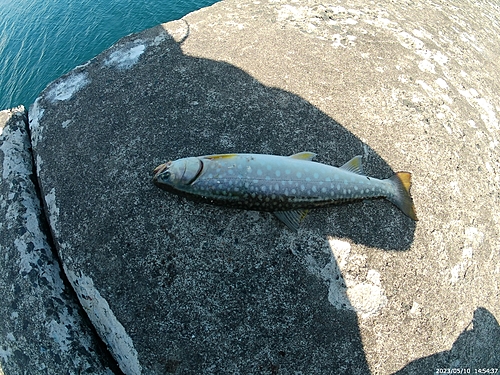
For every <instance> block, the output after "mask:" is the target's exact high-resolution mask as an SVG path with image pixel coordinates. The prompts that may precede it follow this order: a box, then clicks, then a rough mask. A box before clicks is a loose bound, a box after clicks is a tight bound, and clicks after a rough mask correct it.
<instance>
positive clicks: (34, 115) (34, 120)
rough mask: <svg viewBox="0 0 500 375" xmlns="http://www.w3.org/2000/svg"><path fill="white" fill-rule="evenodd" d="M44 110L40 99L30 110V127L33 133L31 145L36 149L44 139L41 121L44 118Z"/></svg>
mask: <svg viewBox="0 0 500 375" xmlns="http://www.w3.org/2000/svg"><path fill="white" fill-rule="evenodd" d="M43 112H44V109H43V108H42V106H41V105H40V98H37V99H36V100H35V102H34V103H33V105H32V106H31V108H30V110H29V117H30V121H29V127H30V131H31V143H33V147H36V146H37V144H38V142H40V141H41V140H42V139H43V126H42V125H41V124H40V120H41V119H42V117H43Z"/></svg>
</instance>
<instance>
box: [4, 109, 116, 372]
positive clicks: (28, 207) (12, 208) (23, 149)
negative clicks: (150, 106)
mask: <svg viewBox="0 0 500 375" xmlns="http://www.w3.org/2000/svg"><path fill="white" fill-rule="evenodd" d="M26 123H27V118H26V111H25V110H24V108H23V107H19V108H15V109H12V110H5V111H1V112H0V173H1V180H0V254H1V256H0V295H1V296H2V298H1V303H0V321H1V324H0V374H5V375H10V374H75V375H76V374H112V372H111V370H110V369H109V368H108V366H106V364H105V363H106V361H107V360H108V359H109V358H107V357H105V356H103V355H102V353H101V352H100V351H99V350H98V347H99V345H98V342H97V340H96V337H95V334H94V333H93V331H92V330H91V329H90V326H89V324H88V321H87V320H84V319H83V318H82V316H85V314H84V313H83V311H82V309H81V307H80V306H79V305H78V303H77V301H76V298H75V296H74V294H72V293H68V288H67V287H66V286H65V285H64V283H63V280H62V278H61V269H60V267H59V264H58V262H57V258H56V257H55V256H54V254H53V252H52V249H51V247H50V245H49V243H48V241H47V237H46V234H45V230H47V229H48V228H47V226H46V225H45V226H44V221H43V220H41V218H43V216H42V212H41V208H40V200H39V197H38V196H37V192H36V188H35V185H34V184H33V181H32V178H33V163H32V157H31V153H30V142H29V135H28V132H27V124H26ZM115 367H116V364H115Z"/></svg>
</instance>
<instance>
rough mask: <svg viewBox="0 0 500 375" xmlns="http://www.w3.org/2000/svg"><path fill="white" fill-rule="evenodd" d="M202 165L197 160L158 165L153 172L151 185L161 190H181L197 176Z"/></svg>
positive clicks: (193, 158) (183, 160)
mask: <svg viewBox="0 0 500 375" xmlns="http://www.w3.org/2000/svg"><path fill="white" fill-rule="evenodd" d="M202 168H203V163H202V162H201V160H200V159H199V158H196V157H190V158H183V159H178V160H174V161H169V162H167V163H163V164H160V165H159V166H158V167H156V168H155V170H154V171H153V174H154V176H153V183H154V184H155V185H157V186H158V187H160V188H162V189H167V190H168V189H170V188H182V186H186V185H190V184H192V183H193V182H194V181H195V180H196V178H197V177H198V176H199V174H200V172H201V170H202Z"/></svg>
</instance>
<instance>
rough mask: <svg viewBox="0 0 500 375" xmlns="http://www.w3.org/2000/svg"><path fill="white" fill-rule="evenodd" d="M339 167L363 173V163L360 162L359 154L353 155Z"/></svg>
mask: <svg viewBox="0 0 500 375" xmlns="http://www.w3.org/2000/svg"><path fill="white" fill-rule="evenodd" d="M340 169H345V170H346V171H349V172H352V173H357V174H360V175H364V173H363V164H362V163H361V155H358V156H355V157H353V158H352V159H351V160H349V161H348V162H347V163H345V164H344V165H343V166H341V167H340Z"/></svg>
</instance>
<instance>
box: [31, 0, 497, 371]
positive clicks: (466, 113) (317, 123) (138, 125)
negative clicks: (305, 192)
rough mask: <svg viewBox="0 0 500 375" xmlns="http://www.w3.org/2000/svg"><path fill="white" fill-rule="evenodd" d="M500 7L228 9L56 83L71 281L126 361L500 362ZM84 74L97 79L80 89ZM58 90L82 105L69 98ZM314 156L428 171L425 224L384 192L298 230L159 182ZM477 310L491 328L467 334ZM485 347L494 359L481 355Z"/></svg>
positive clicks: (56, 150) (417, 180) (37, 135)
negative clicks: (184, 165)
mask: <svg viewBox="0 0 500 375" xmlns="http://www.w3.org/2000/svg"><path fill="white" fill-rule="evenodd" d="M459 5H460V6H459ZM498 14H499V12H498V8H497V7H496V6H495V5H494V4H489V3H484V4H482V5H481V6H478V5H476V4H475V3H473V2H460V3H458V2H457V3H456V4H455V3H449V2H448V3H446V5H442V6H437V5H435V4H431V3H430V2H429V3H427V2H420V3H418V4H414V3H413V2H409V3H405V4H404V5H403V6H401V5H400V4H399V3H391V2H382V3H381V2H378V3H377V4H376V5H374V4H372V3H368V2H362V1H358V2H349V4H347V3H345V2H339V3H336V4H325V3H321V4H319V3H315V2H312V1H311V2H303V3H300V4H299V3H296V2H285V1H279V0H273V1H267V2H266V1H261V2H256V1H255V2H254V1H243V2H242V1H231V0H228V1H224V2H221V3H217V4H215V5H214V6H212V7H209V8H206V9H203V10H200V11H198V12H195V13H192V14H190V15H188V16H186V17H184V18H183V19H182V20H179V21H175V22H171V23H168V24H165V25H162V26H161V27H157V28H153V29H150V30H146V31H145V32H143V33H140V34H136V35H131V36H129V37H127V38H125V39H123V40H121V41H119V42H118V43H117V44H116V45H115V46H113V47H112V48H111V49H110V50H108V51H105V52H103V53H102V54H101V55H99V56H98V57H96V58H95V59H93V60H91V61H90V62H89V63H88V64H87V65H85V66H83V67H79V68H77V69H75V70H74V71H73V72H71V73H69V74H68V75H67V76H64V77H61V79H60V80H58V81H56V82H55V83H54V84H52V85H51V86H49V87H48V88H47V90H46V91H44V92H43V93H42V94H41V95H40V97H39V98H38V100H37V102H36V103H35V105H34V106H33V107H32V109H31V110H30V114H31V118H32V123H31V126H32V134H33V143H34V148H35V154H36V160H37V171H38V175H39V178H40V180H41V188H42V195H43V196H44V198H45V202H46V204H47V210H48V213H49V220H50V224H51V229H52V231H53V233H54V238H55V241H56V244H57V246H58V251H59V254H60V256H61V258H62V260H63V263H64V265H65V270H66V271H67V273H68V275H70V280H71V282H72V283H73V285H74V287H75V289H76V290H77V292H78V295H79V297H80V299H81V300H85V301H87V302H85V303H83V302H82V304H83V305H84V306H87V309H94V315H92V314H89V315H91V316H93V317H92V319H93V322H94V325H95V326H96V329H97V330H98V331H99V332H100V334H101V335H102V337H103V338H104V340H105V341H107V342H108V345H109V346H110V348H111V351H112V352H113V353H114V355H115V357H116V358H117V360H118V361H119V363H120V365H121V367H122V369H126V370H124V371H126V372H127V373H131V374H132V373H134V374H135V373H148V374H149V373H153V374H154V373H158V374H160V373H165V372H174V373H177V374H189V373H207V374H211V373H213V374H216V373H262V372H268V373H283V374H294V373H297V372H298V373H300V372H302V373H307V374H315V373H316V374H324V373H359V374H366V373H373V374H387V373H393V372H396V371H399V370H401V371H404V369H405V368H406V370H407V371H414V372H415V371H417V372H418V371H420V373H429V372H434V371H435V370H436V367H435V365H437V364H440V365H443V366H444V364H443V363H444V362H443V360H444V361H448V362H447V363H448V367H450V368H451V367H453V365H454V364H456V363H459V364H461V365H463V366H466V365H470V366H472V365H474V364H476V363H479V362H481V360H483V361H484V362H485V363H487V364H495V363H497V362H499V355H498V351H497V350H496V348H497V346H496V345H497V344H496V342H495V341H492V342H490V341H488V340H486V339H485V337H487V336H488V335H490V336H491V337H496V332H497V329H498V322H497V320H496V319H495V317H497V318H498V316H500V310H499V306H498V300H499V290H500V285H499V276H500V266H499V261H498V256H499V254H498V249H499V248H500V243H499V238H500V233H499V228H500V226H499V225H500V216H499V214H498V210H497V209H496V207H497V206H498V204H499V196H498V190H499V184H500V177H499V175H498V170H499V167H500V162H499V158H498V149H497V147H498V121H497V119H498V113H497V112H498V108H500V103H499V102H498V96H496V95H494V93H496V92H499V87H498V82H499V81H500V80H499V79H498V78H499V77H498V75H499V73H498V69H496V65H495V63H494V62H492V61H496V60H494V59H491V58H490V56H495V55H499V51H498V48H499V47H498V46H499V45H500V44H499V43H497V42H498V35H499V33H498V32H492V33H490V34H489V36H488V38H489V39H484V40H483V39H481V37H482V36H484V35H485V34H484V33H485V31H484V30H491V31H498V25H499V23H498ZM481 25H486V26H485V27H486V29H485V28H483V27H482V26H481ZM480 26H481V28H480ZM495 38H496V39H495ZM474 40H475V42H474ZM471 41H472V42H471ZM483 62H484V64H482V63H483ZM481 64H482V65H481ZM479 66H481V69H479V68H478V67H479ZM75 77H85V85H83V84H79V85H75V84H72V85H66V84H65V82H66V81H69V82H75ZM77 82H78V80H77ZM80 83H81V81H80ZM54 87H59V88H71V90H70V91H71V96H69V95H67V94H65V92H66V91H64V90H62V91H61V93H60V94H58V95H59V98H62V100H53V98H54V96H53V94H52V93H53V92H57V91H53V90H54ZM75 88H77V90H76V89H75ZM75 90H76V91H75ZM63 91H64V92H63ZM61 95H62V96H61ZM56 96H57V95H56ZM299 151H311V152H315V153H317V154H318V161H320V162H324V163H329V164H332V165H342V164H343V163H344V162H346V161H347V160H349V159H350V158H351V157H353V156H354V155H357V154H360V155H363V161H364V169H365V171H366V173H367V174H368V175H370V176H374V177H378V178H385V177H389V176H390V175H391V174H392V173H393V171H394V170H409V171H410V172H412V173H413V182H414V185H413V189H412V193H413V196H414V199H415V203H416V208H417V214H418V216H419V218H420V221H419V222H418V223H417V224H416V225H415V223H414V222H412V221H411V220H410V219H408V218H406V217H405V216H404V215H403V214H402V213H401V212H398V210H397V209H396V208H395V207H392V205H391V204H390V203H388V202H383V201H379V200H376V201H365V202H357V203H353V204H348V205H342V206H338V207H335V208H331V209H327V210H317V211H315V212H312V213H311V214H310V215H309V217H308V218H307V219H306V221H305V222H304V223H303V226H302V229H301V230H300V231H299V232H298V233H297V234H293V233H290V232H288V231H287V230H286V228H283V227H282V226H281V225H280V224H279V222H277V221H276V220H275V219H273V218H272V217H271V216H270V215H267V214H256V213H252V212H242V211H236V210H229V209H223V208H219V207H212V206H207V205H199V204H195V203H192V202H188V201H185V200H184V199H181V198H178V197H176V196H172V195H169V194H168V193H166V192H163V191H159V190H158V189H156V188H155V187H154V186H153V185H152V184H151V181H150V178H151V175H150V173H151V171H152V169H153V168H154V167H156V166H157V165H158V164H160V163H163V162H165V161H166V160H172V159H177V158H179V157H184V156H192V155H203V154H214V153H224V152H257V153H272V154H280V155H290V154H293V153H296V152H299ZM485 172H486V173H485ZM89 298H90V299H89ZM474 314H476V315H474ZM473 317H474V322H477V323H478V324H479V326H480V327H485V328H484V330H483V329H481V330H478V331H475V330H473V334H467V335H465V336H463V335H462V334H463V333H464V330H467V329H470V324H471V322H472V321H473ZM484 322H487V324H482V323H484ZM474 324H476V323H474ZM475 326H476V325H474V327H475ZM106 337H108V339H106ZM109 337H114V338H116V337H118V339H116V340H110V339H109ZM464 337H466V338H467V340H463V339H462V338H464ZM450 348H451V349H450ZM471 348H483V350H482V351H481V353H482V354H478V357H474V356H467V355H465V356H464V355H463V353H468V350H469V349H470V350H472V349H471ZM450 350H451V351H450ZM474 350H475V349H474ZM447 351H450V353H451V354H450V355H449V356H446V355H445V356H436V354H437V353H444V352H447ZM455 353H462V354H460V355H462V357H461V358H462V359H463V362H457V358H455V357H454V356H455ZM475 353H479V352H475ZM460 355H459V356H460ZM481 355H483V357H481ZM423 358H429V360H428V361H427V360H426V361H420V359H423ZM477 358H479V359H477ZM433 361H434V362H433ZM453 361H455V362H453ZM410 363H411V365H410ZM414 365H415V366H416V367H413V366H414ZM406 366H408V367H406ZM415 369H416V370H415Z"/></svg>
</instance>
